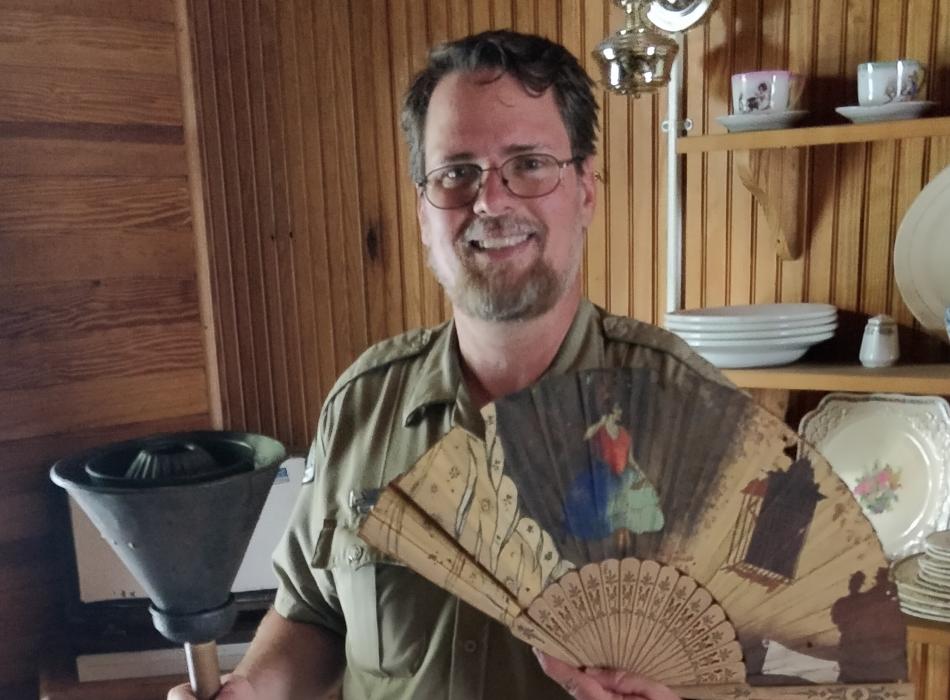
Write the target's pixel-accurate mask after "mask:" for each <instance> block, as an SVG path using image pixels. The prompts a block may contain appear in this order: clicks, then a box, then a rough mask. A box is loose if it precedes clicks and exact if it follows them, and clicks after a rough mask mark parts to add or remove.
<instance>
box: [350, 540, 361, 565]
mask: <svg viewBox="0 0 950 700" xmlns="http://www.w3.org/2000/svg"><path fill="white" fill-rule="evenodd" d="M362 558H363V548H362V547H361V546H360V545H358V544H354V545H352V546H351V547H350V548H349V549H348V550H347V552H346V560H347V561H348V562H350V564H355V563H356V562H358V561H359V560H360V559H362Z"/></svg>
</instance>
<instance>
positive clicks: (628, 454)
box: [564, 404, 663, 540]
mask: <svg viewBox="0 0 950 700" xmlns="http://www.w3.org/2000/svg"><path fill="white" fill-rule="evenodd" d="M621 416H622V410H621V408H620V406H619V405H618V404H614V406H613V409H612V410H611V411H610V413H607V414H605V415H603V416H602V417H601V418H600V419H599V420H598V421H597V422H596V423H594V424H593V425H591V426H590V427H589V428H588V429H587V431H586V432H585V434H584V439H585V440H586V441H588V442H589V443H590V455H591V460H590V466H589V468H588V469H586V470H583V471H582V472H581V473H580V474H578V475H577V476H576V477H575V478H574V481H573V482H572V483H571V485H570V487H569V488H568V492H567V496H566V498H565V499H564V524H565V529H566V530H567V531H568V532H569V533H570V534H571V535H574V536H575V537H579V538H581V539H585V540H599V539H603V538H605V537H609V536H611V535H614V534H615V533H618V531H629V532H633V533H641V532H656V531H657V530H660V529H662V527H663V512H662V511H661V510H660V504H659V498H658V497H657V493H656V490H655V489H654V488H653V485H652V484H651V483H650V482H649V480H648V479H647V478H646V476H645V475H644V474H643V472H642V471H640V468H639V467H638V466H637V464H636V462H635V461H634V459H633V439H632V438H631V436H630V433H629V432H628V431H627V429H626V428H624V427H623V425H621V423H620V418H621ZM621 539H622V540H623V539H626V538H625V537H622V538H621Z"/></svg>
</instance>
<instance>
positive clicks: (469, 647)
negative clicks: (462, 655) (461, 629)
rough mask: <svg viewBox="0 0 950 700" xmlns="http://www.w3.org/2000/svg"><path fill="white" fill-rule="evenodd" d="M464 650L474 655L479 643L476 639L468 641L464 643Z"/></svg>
mask: <svg viewBox="0 0 950 700" xmlns="http://www.w3.org/2000/svg"><path fill="white" fill-rule="evenodd" d="M462 648H463V649H464V650H465V651H467V652H468V653H469V654H474V653H475V651H476V650H477V649H478V642H476V641H475V640H474V639H466V640H465V641H464V642H463V643H462Z"/></svg>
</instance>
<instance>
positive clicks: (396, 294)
mask: <svg viewBox="0 0 950 700" xmlns="http://www.w3.org/2000/svg"><path fill="white" fill-rule="evenodd" d="M389 12H390V9H389V6H388V5H387V6H386V13H387V14H386V17H387V18H388V17H389ZM455 14H460V10H457V11H456V13H455ZM373 19H375V20H376V21H370V28H369V29H370V32H369V36H370V42H369V43H370V48H371V51H372V76H373V95H374V100H375V108H374V110H373V115H374V117H375V124H376V126H375V134H376V155H375V160H374V161H371V162H369V163H367V164H366V166H367V168H369V167H372V168H373V169H374V170H375V171H377V172H379V175H380V176H379V177H378V178H377V185H378V188H379V189H378V192H377V195H378V201H379V209H378V211H377V214H376V215H377V217H378V219H377V221H376V222H371V224H373V225H374V226H375V229H374V233H375V240H376V245H377V254H378V256H379V258H380V259H381V261H382V276H383V290H384V298H385V300H386V319H385V323H386V325H385V335H386V336H393V335H397V334H399V333H401V332H402V331H403V330H405V329H406V328H407V325H406V316H405V301H404V294H403V287H404V281H403V279H402V276H401V269H402V259H401V251H402V247H401V245H400V238H401V236H402V235H412V233H411V232H409V231H406V232H402V229H401V228H400V225H399V204H400V191H404V192H408V193H409V194H410V195H411V194H412V192H413V187H412V184H411V183H410V182H409V179H410V178H409V170H408V167H406V166H405V162H403V163H402V165H400V159H399V157H398V154H399V153H400V151H401V150H402V151H404V150H405V147H404V146H403V145H402V133H401V130H400V128H399V110H400V105H401V99H402V93H401V92H400V89H399V86H398V85H397V84H396V82H395V80H393V75H392V63H391V61H390V55H391V51H392V45H391V44H392V39H391V35H390V32H389V31H388V29H387V27H388V23H387V24H384V23H383V22H380V21H378V19H379V18H371V20H373ZM383 163H389V164H390V168H392V169H393V172H392V173H391V177H388V176H387V175H386V172H385V170H384V169H383V170H381V169H380V166H381V165H382V164H383ZM377 303H378V302H377ZM377 339H378V338H377Z"/></svg>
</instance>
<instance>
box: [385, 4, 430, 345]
mask: <svg viewBox="0 0 950 700" xmlns="http://www.w3.org/2000/svg"><path fill="white" fill-rule="evenodd" d="M388 7H389V20H390V23H391V25H390V26H391V36H392V42H391V44H390V65H391V66H392V69H391V76H392V82H393V108H394V110H395V112H396V114H398V113H399V111H400V110H401V109H402V97H403V93H404V92H405V90H406V88H408V86H409V81H410V80H411V78H412V76H413V74H414V73H415V63H414V61H413V58H412V53H411V52H412V51H413V48H412V47H413V44H412V42H411V40H410V23H411V22H412V21H413V20H412V19H410V16H409V14H408V10H409V7H408V3H405V2H390V4H389V5H388ZM416 16H417V15H416ZM400 86H404V87H402V88H400ZM399 139H400V141H402V134H401V132H400V134H399ZM396 155H397V160H396V173H395V177H396V179H397V181H398V178H399V177H407V176H408V175H407V174H408V173H409V152H408V149H407V148H406V147H405V145H403V144H402V143H400V147H399V148H397V149H396ZM397 203H398V207H399V208H398V211H399V245H400V262H401V265H402V275H401V277H402V287H403V317H404V318H405V320H406V326H407V328H417V327H419V326H422V325H424V318H425V314H424V310H423V287H424V284H425V282H424V276H425V274H427V273H426V270H425V267H424V256H423V253H422V248H421V245H422V244H421V241H420V240H419V233H418V225H417V223H416V194H415V188H408V187H402V188H400V189H399V199H398V202H397Z"/></svg>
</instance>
